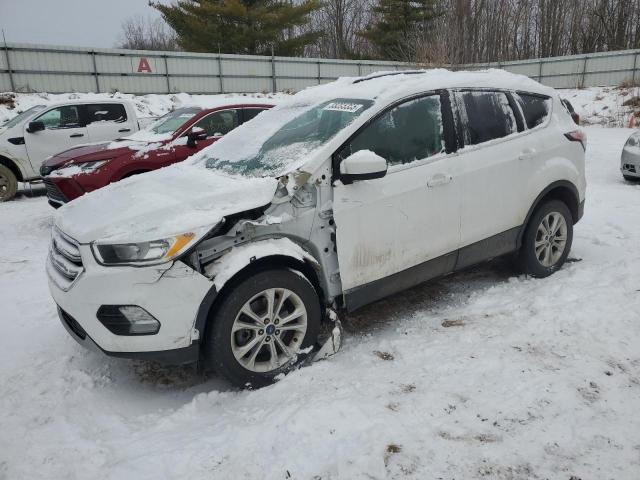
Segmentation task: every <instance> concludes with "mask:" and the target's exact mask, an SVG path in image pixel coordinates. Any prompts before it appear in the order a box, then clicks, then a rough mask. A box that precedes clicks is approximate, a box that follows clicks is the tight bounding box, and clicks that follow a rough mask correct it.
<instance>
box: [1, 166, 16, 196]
mask: <svg viewBox="0 0 640 480" xmlns="http://www.w3.org/2000/svg"><path fill="white" fill-rule="evenodd" d="M17 191H18V179H17V178H16V176H15V175H14V174H13V172H12V171H11V170H9V169H8V168H7V167H6V166H4V165H0V202H6V201H7V200H11V199H12V198H13V197H15V196H16V192H17Z"/></svg>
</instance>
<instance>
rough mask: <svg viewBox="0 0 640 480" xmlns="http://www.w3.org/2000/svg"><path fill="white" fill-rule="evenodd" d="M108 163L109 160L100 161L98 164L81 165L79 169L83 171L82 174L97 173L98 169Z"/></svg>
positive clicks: (87, 163)
mask: <svg viewBox="0 0 640 480" xmlns="http://www.w3.org/2000/svg"><path fill="white" fill-rule="evenodd" d="M108 161H109V160H98V161H96V162H86V163H79V164H78V167H80V170H82V173H90V172H95V171H96V170H97V169H99V168H100V167H101V166H103V165H104V164H105V163H107V162H108Z"/></svg>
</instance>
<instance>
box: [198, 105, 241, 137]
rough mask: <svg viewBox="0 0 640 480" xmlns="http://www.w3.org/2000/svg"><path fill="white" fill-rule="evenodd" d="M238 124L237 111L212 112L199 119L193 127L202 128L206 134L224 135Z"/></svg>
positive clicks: (209, 135)
mask: <svg viewBox="0 0 640 480" xmlns="http://www.w3.org/2000/svg"><path fill="white" fill-rule="evenodd" d="M237 126H238V111H237V110H224V111H222V112H214V113H211V114H209V115H207V116H206V117H204V118H203V119H201V120H199V121H198V122H197V123H196V124H195V125H194V127H196V128H202V129H203V130H204V131H205V132H207V136H208V137H211V136H213V135H225V134H227V133H229V132H230V131H231V130H233V129H234V128H236V127H237Z"/></svg>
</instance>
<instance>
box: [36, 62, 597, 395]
mask: <svg viewBox="0 0 640 480" xmlns="http://www.w3.org/2000/svg"><path fill="white" fill-rule="evenodd" d="M585 144H586V140H585V136H584V134H583V133H582V132H581V131H580V130H576V125H575V123H574V122H573V120H572V118H571V115H570V114H569V112H568V111H567V110H566V109H565V108H564V107H563V106H562V104H561V101H560V98H559V97H558V95H557V94H556V92H555V91H554V90H553V89H551V88H547V87H543V86H542V85H540V84H538V83H537V82H535V81H533V80H530V79H528V78H526V77H522V76H519V75H512V74H508V73H506V72H500V71H487V72H474V73H470V72H455V73H453V72H449V71H443V70H434V71H429V72H425V71H419V72H413V73H410V72H409V73H389V74H384V75H382V74H381V75H379V76H370V77H364V78H358V79H353V78H345V79H341V80H339V81H336V82H334V83H331V84H328V85H324V86H319V87H315V88H312V89H308V90H305V91H303V92H301V93H299V94H297V95H295V96H293V97H292V98H291V99H290V100H288V101H287V102H285V103H284V104H281V105H279V106H277V107H276V108H274V109H272V110H270V111H267V112H264V113H263V114H261V115H260V116H259V117H258V118H257V119H256V120H254V121H252V122H249V123H248V124H245V125H242V126H240V127H239V128H237V129H236V130H234V131H233V132H231V133H229V134H228V135H227V136H225V137H224V138H223V139H221V140H220V141H219V142H218V143H216V144H214V145H212V146H211V147H209V148H207V149H205V150H203V151H202V152H201V153H200V154H198V155H196V156H195V157H193V158H192V159H191V160H187V161H186V162H185V163H183V164H180V165H176V166H173V167H169V168H165V169H162V170H158V171H156V172H152V173H150V174H146V175H144V176H141V177H138V178H135V177H134V178H130V179H125V180H123V181H121V182H119V183H117V184H112V185H110V186H108V187H106V188H104V189H101V190H99V191H97V192H93V193H91V194H88V195H86V196H83V197H81V198H79V199H78V200H77V201H74V202H72V203H70V204H67V205H66V206H64V207H62V208H61V209H60V210H59V211H58V216H57V218H56V220H55V226H54V228H53V240H52V244H51V250H50V256H49V260H48V262H47V271H48V275H49V285H50V289H51V293H52V295H53V298H54V300H55V302H56V304H57V305H58V307H59V312H60V317H61V320H62V323H63V325H64V326H65V327H66V328H67V330H68V331H69V333H70V334H71V335H72V336H73V337H74V338H75V339H76V340H78V341H79V342H80V343H82V344H84V345H87V346H91V347H95V348H96V349H98V350H101V351H103V352H104V353H106V354H107V355H113V356H119V357H134V358H136V357H137V358H152V359H159V360H164V361H170V362H178V363H185V362H195V361H202V362H203V363H204V364H205V365H207V366H210V367H213V368H215V369H216V370H217V371H218V372H220V373H221V374H222V375H224V376H226V377H227V378H228V379H229V380H230V381H232V382H233V383H235V384H237V385H240V386H243V385H247V384H250V385H253V386H260V385H264V384H267V383H269V382H271V381H273V380H274V379H275V378H276V376H278V375H279V374H281V373H283V372H286V371H287V370H288V369H290V368H292V367H293V366H294V365H296V364H298V363H299V362H301V361H302V360H303V359H304V358H305V357H306V356H307V355H309V352H310V350H312V349H313V348H314V347H315V348H317V345H318V344H319V343H321V342H320V341H319V338H326V336H325V337H323V336H322V334H323V330H324V332H332V331H333V332H335V331H336V328H335V327H333V323H332V322H333V320H334V319H335V318H336V316H335V315H334V314H333V313H332V311H333V310H336V309H342V308H344V309H348V310H354V309H356V308H359V307H361V306H363V305H365V304H367V303H370V302H374V301H376V300H378V299H380V298H382V297H385V296H387V295H391V294H393V293H395V292H398V291H400V290H403V289H406V288H409V287H411V286H413V285H416V284H419V283H421V282H424V281H426V280H429V279H433V278H436V277H440V276H443V275H447V274H449V273H452V272H455V271H458V270H461V269H464V268H467V267H469V266H471V265H474V264H477V263H479V262H483V261H486V260H489V259H491V258H494V257H498V256H501V255H506V254H516V255H517V258H518V260H519V265H520V267H521V269H522V271H524V272H526V273H527V274H530V275H532V276H535V277H546V276H548V275H550V274H552V273H553V272H555V271H556V270H557V269H559V268H560V267H561V266H562V265H563V263H564V262H565V260H566V258H567V255H568V254H569V251H570V249H571V243H572V239H573V225H574V224H575V223H576V222H578V220H580V218H581V217H582V214H583V208H584V201H585V189H586V182H585V169H584V158H585ZM325 335H327V334H326V333H325ZM325 344H326V343H325Z"/></svg>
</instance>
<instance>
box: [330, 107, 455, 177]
mask: <svg viewBox="0 0 640 480" xmlns="http://www.w3.org/2000/svg"><path fill="white" fill-rule="evenodd" d="M350 147H351V149H350V151H347V152H343V153H342V155H341V156H342V157H343V158H344V157H346V156H348V155H349V154H350V153H355V152H357V151H359V150H371V151H373V152H375V153H377V154H378V155H380V156H381V157H383V158H385V159H386V160H387V162H388V163H389V165H400V164H404V163H410V162H413V161H415V160H422V159H424V158H428V157H430V156H432V155H435V154H437V153H440V152H442V151H444V138H443V129H442V113H441V109H440V97H439V96H437V95H434V96H430V97H424V98H419V99H416V100H411V101H409V102H406V103H403V104H402V105H398V106H397V107H395V108H393V109H391V110H389V111H388V112H386V113H384V114H383V115H382V116H380V117H378V118H377V119H376V120H374V121H373V122H372V123H371V124H370V125H369V126H367V127H366V128H365V129H364V130H363V131H362V132H360V134H359V135H358V136H357V137H356V138H355V139H354V140H353V141H352V142H351V145H350Z"/></svg>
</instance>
